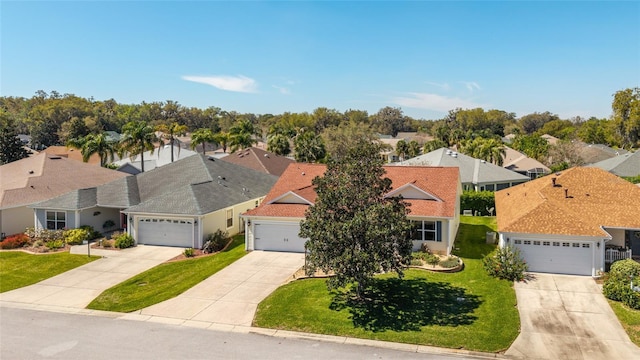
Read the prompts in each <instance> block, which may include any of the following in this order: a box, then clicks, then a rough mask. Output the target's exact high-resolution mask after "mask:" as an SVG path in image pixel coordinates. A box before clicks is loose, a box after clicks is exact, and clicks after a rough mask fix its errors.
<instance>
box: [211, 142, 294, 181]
mask: <svg viewBox="0 0 640 360" xmlns="http://www.w3.org/2000/svg"><path fill="white" fill-rule="evenodd" d="M221 160H223V161H228V162H230V163H234V164H238V165H241V166H244V167H248V168H249V169H253V170H256V171H261V172H264V173H267V174H271V175H276V176H280V175H282V173H283V172H284V170H285V169H286V168H287V166H289V164H291V163H293V162H295V161H294V160H291V159H289V158H287V157H284V156H279V155H276V154H274V153H271V152H268V151H264V150H262V149H259V148H257V147H251V148H248V149H243V150H238V151H236V152H235V153H232V154H229V156H225V157H223V158H221Z"/></svg>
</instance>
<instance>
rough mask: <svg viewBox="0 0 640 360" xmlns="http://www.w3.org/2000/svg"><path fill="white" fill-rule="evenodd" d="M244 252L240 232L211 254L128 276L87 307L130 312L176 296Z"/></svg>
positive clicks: (241, 255)
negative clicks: (127, 278) (231, 240)
mask: <svg viewBox="0 0 640 360" xmlns="http://www.w3.org/2000/svg"><path fill="white" fill-rule="evenodd" d="M245 254H246V251H245V250H244V235H236V236H234V237H233V242H232V243H231V244H230V245H229V247H228V248H227V249H226V250H224V251H222V252H220V253H218V254H215V255H211V256H206V257H202V258H195V259H188V260H183V261H176V262H170V263H165V264H161V265H158V266H156V267H154V268H152V269H149V270H147V271H145V272H143V273H141V274H138V275H136V276H134V277H132V278H131V279H129V280H126V281H124V282H122V283H120V284H118V285H116V286H114V287H112V288H110V289H107V290H105V291H104V292H103V293H102V294H100V296H98V297H97V298H96V299H94V300H93V301H92V302H91V303H90V304H89V305H88V306H87V308H89V309H95V310H106V311H118V312H131V311H135V310H140V309H143V308H145V307H148V306H151V305H154V304H157V303H159V302H162V301H165V300H169V299H171V298H173V297H176V296H178V295H180V294H182V293H183V292H185V291H186V290H188V289H189V288H191V287H193V286H194V285H196V284H198V283H199V282H201V281H203V280H204V279H206V278H208V277H209V276H211V275H213V274H215V273H217V272H218V271H220V270H222V269H224V268H225V267H226V266H228V265H229V264H231V263H232V262H234V261H236V260H238V259H240V258H241V257H243V256H244V255H245Z"/></svg>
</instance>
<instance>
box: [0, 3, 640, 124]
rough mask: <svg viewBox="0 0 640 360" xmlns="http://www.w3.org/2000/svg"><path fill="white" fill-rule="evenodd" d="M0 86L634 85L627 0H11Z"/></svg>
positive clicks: (406, 91) (19, 90)
mask: <svg viewBox="0 0 640 360" xmlns="http://www.w3.org/2000/svg"><path fill="white" fill-rule="evenodd" d="M0 14H1V15H0V16H1V18H0V20H1V21H0V22H1V25H0V26H1V27H0V29H1V48H0V50H1V53H0V60H1V63H0V70H1V72H0V76H1V79H0V94H1V95H3V96H25V97H30V96H32V95H33V94H34V93H35V92H36V91H37V90H40V89H42V90H45V91H47V92H49V91H51V90H56V91H58V92H60V93H72V94H76V95H79V96H83V97H91V96H93V97H94V98H95V99H97V100H105V99H110V98H113V99H115V100H116V101H118V102H121V103H140V102H142V101H147V102H150V101H164V100H176V101H178V102H179V103H181V104H182V105H185V106H195V107H200V108H206V107H209V106H217V107H220V108H222V109H223V110H227V111H231V110H235V111H238V112H241V113H242V112H252V113H256V114H265V113H272V114H280V113H283V112H286V111H290V112H303V111H308V112H311V111H313V109H315V108H317V107H328V108H333V109H337V110H339V111H345V110H348V109H359V110H367V111H369V113H375V112H377V111H378V110H379V109H380V108H382V107H385V106H393V107H401V108H402V110H403V111H404V113H405V114H407V115H410V116H412V117H414V118H418V119H439V118H442V117H443V116H444V115H445V114H446V113H447V112H448V110H450V109H453V108H456V107H462V108H475V107H483V108H485V109H487V110H488V109H500V110H505V111H509V112H515V113H516V115H517V116H522V115H526V114H528V113H532V112H536V111H538V112H543V111H550V112H552V113H556V114H558V115H560V116H561V117H563V118H570V117H573V116H578V115H579V116H582V117H590V116H596V117H608V116H609V115H610V113H611V101H612V95H613V93H615V92H616V91H618V90H622V89H625V88H629V87H637V86H640V2H637V1H628V2H612V1H601V2H577V1H576V2H569V1H555V2H516V1H502V2H487V1H456V2H436V1H412V2H396V1H393V2H392V1H377V2H363V1H357V2H347V1H338V2H329V1H289V2H272V1H265V2H213V1H199V2H180V1H162V2H156V1H136V2H123V1H117V2H116V1H114V2H107V1H104V2H96V1H88V2H59V1H58V2H12V1H4V0H3V1H2V3H1V4H0Z"/></svg>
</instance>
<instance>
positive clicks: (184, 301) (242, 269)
mask: <svg viewBox="0 0 640 360" xmlns="http://www.w3.org/2000/svg"><path fill="white" fill-rule="evenodd" d="M303 265H304V254H298V253H283V252H268V251H252V252H251V253H249V254H247V255H246V256H244V257H242V258H241V259H239V260H238V261H236V262H234V263H233V264H231V265H229V266H227V267H226V268H224V269H222V270H220V271H219V272H217V273H216V274H214V275H212V276H210V277H209V278H207V279H206V280H204V281H202V282H201V283H199V284H198V285H196V286H194V287H192V288H191V289H189V290H187V291H185V292H184V293H182V294H181V295H178V296H177V297H175V298H173V299H170V300H167V301H163V302H161V303H158V304H156V305H153V306H150V307H148V308H145V309H142V310H141V311H140V314H142V315H148V316H157V317H165V318H174V319H182V320H192V321H201V322H208V323H216V324H224V325H236V326H238V325H240V326H251V323H252V321H253V317H254V315H255V312H256V309H257V307H258V303H260V302H261V301H262V300H264V299H265V298H266V297H267V296H268V295H269V294H271V293H272V292H273V291H274V290H275V289H277V288H278V287H279V286H280V285H282V284H283V283H284V282H286V281H287V279H289V278H291V276H292V275H293V274H294V273H295V272H296V271H297V270H298V269H300V268H301V267H302V266H303Z"/></svg>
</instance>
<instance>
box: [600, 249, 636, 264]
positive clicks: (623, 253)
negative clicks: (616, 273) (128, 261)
mask: <svg viewBox="0 0 640 360" xmlns="http://www.w3.org/2000/svg"><path fill="white" fill-rule="evenodd" d="M632 258H633V253H632V251H631V249H626V248H622V247H607V249H605V251H604V262H605V264H611V263H612V262H614V261H618V260H624V259H632Z"/></svg>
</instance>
